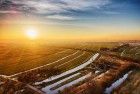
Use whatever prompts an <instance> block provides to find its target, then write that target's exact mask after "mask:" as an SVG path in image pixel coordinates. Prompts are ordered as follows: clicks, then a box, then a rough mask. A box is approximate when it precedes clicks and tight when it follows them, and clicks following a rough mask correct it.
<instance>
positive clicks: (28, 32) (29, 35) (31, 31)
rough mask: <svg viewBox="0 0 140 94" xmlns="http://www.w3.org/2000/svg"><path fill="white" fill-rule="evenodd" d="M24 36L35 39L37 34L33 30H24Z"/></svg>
mask: <svg viewBox="0 0 140 94" xmlns="http://www.w3.org/2000/svg"><path fill="white" fill-rule="evenodd" d="M25 33H26V36H27V37H28V38H30V39H36V38H37V37H38V32H37V30H36V29H34V28H30V29H27V30H26V32H25Z"/></svg>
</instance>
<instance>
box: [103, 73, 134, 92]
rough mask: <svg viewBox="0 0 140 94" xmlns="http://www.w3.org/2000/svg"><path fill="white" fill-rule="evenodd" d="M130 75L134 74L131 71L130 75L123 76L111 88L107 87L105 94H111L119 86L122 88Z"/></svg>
mask: <svg viewBox="0 0 140 94" xmlns="http://www.w3.org/2000/svg"><path fill="white" fill-rule="evenodd" d="M130 73H132V71H129V72H128V73H126V74H125V75H123V77H121V78H119V79H118V80H117V81H115V82H114V83H113V84H112V85H111V86H110V87H107V88H106V89H105V94H111V93H112V91H113V90H114V89H116V88H117V87H118V86H120V85H121V84H122V83H123V82H124V81H125V80H126V79H127V78H128V76H129V75H130Z"/></svg>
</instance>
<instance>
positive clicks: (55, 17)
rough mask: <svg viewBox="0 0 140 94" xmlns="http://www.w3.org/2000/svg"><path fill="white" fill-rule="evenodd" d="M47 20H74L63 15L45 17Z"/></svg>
mask: <svg viewBox="0 0 140 94" xmlns="http://www.w3.org/2000/svg"><path fill="white" fill-rule="evenodd" d="M46 18H48V19H53V20H74V19H75V18H73V17H71V16H64V15H51V16H46Z"/></svg>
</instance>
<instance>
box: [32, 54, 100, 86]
mask: <svg viewBox="0 0 140 94" xmlns="http://www.w3.org/2000/svg"><path fill="white" fill-rule="evenodd" d="M98 56H99V53H96V54H95V55H94V56H92V57H91V58H90V59H89V60H88V61H87V62H85V63H84V64H81V65H79V66H77V67H75V68H73V69H71V70H68V71H66V72H63V73H62V74H59V75H56V76H52V77H50V78H48V79H45V80H43V81H41V82H36V83H35V85H39V84H42V83H43V82H49V81H53V80H56V79H58V78H61V77H63V76H65V75H68V74H71V73H73V72H76V71H78V70H80V69H83V68H84V67H86V66H87V65H89V64H91V63H92V62H93V61H94V60H95V59H96V58H97V57H98Z"/></svg>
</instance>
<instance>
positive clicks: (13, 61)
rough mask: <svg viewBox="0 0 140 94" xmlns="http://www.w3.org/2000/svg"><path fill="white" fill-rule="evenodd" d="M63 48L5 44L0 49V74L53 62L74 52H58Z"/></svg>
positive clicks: (16, 71)
mask: <svg viewBox="0 0 140 94" xmlns="http://www.w3.org/2000/svg"><path fill="white" fill-rule="evenodd" d="M0 45H4V44H0ZM9 46H10V47H9ZM64 50H67V49H64V48H57V47H49V46H43V47H42V46H40V47H32V48H31V47H24V46H20V45H16V46H15V45H6V44H5V45H4V46H2V48H1V50H0V53H1V54H0V74H4V75H11V74H14V73H18V72H21V71H25V70H29V69H31V68H35V67H38V66H41V65H44V64H48V63H51V62H54V61H56V60H58V59H60V58H63V57H65V56H67V55H69V54H72V53H74V52H76V51H74V50H69V51H66V52H63V53H58V52H60V51H64ZM55 53H58V54H55Z"/></svg>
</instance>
